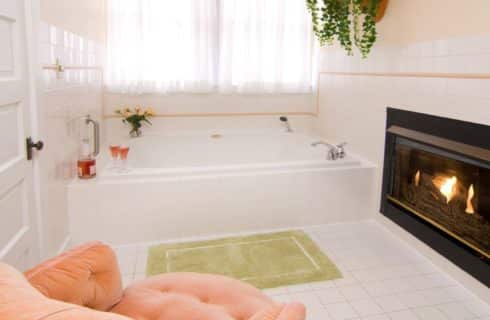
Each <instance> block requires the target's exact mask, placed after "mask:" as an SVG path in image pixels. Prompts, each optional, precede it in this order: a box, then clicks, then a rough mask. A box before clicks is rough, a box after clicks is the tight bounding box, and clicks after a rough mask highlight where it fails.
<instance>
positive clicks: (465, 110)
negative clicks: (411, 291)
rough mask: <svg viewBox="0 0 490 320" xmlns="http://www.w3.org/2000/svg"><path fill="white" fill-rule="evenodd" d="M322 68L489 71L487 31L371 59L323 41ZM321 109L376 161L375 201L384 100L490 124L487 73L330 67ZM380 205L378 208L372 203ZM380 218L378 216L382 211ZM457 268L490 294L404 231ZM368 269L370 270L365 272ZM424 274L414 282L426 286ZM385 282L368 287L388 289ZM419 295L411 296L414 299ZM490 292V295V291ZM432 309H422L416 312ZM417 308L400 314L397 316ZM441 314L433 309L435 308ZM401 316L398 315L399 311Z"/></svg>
mask: <svg viewBox="0 0 490 320" xmlns="http://www.w3.org/2000/svg"><path fill="white" fill-rule="evenodd" d="M321 70H322V71H324V72H328V71H343V72H353V73H356V72H360V73H362V72H380V73H396V72H410V73H417V72H421V73H463V74H464V73H484V74H490V37H483V36H482V37H465V38H455V39H443V40H437V41H432V42H424V43H414V44H412V45H408V46H399V47H394V46H383V45H378V46H377V47H376V48H375V49H374V51H373V52H372V54H371V55H370V56H369V58H367V59H366V60H362V59H360V58H359V57H347V56H346V55H345V53H344V52H343V51H341V50H339V49H338V48H330V49H323V55H322V67H321ZM319 86H320V115H319V118H318V122H317V129H318V131H319V132H320V133H321V135H323V136H325V137H326V138H328V139H330V140H331V141H347V142H348V143H349V148H348V150H349V149H350V150H352V151H354V152H355V153H357V154H360V155H361V156H365V157H366V158H367V159H369V160H370V161H372V162H373V163H374V164H376V165H377V166H378V172H377V177H376V181H377V183H378V187H377V190H378V192H377V193H376V199H375V201H379V198H380V185H381V168H382V165H383V153H384V136H385V122H386V107H388V106H391V107H397V108H402V109H407V110H411V111H417V112H423V113H429V114H434V115H438V116H443V117H449V118H455V119H460V120H465V121H470V122H477V123H483V124H486V125H490V80H488V79H480V80H478V79H475V80H470V79H448V78H420V77H409V78H399V77H389V76H387V77H373V76H356V75H352V76H336V75H328V74H325V75H323V76H322V77H321V81H320V84H319ZM370 210H372V211H373V212H378V208H377V207H374V208H371V209H370ZM378 218H379V219H381V218H380V216H379V215H378ZM382 221H384V222H386V224H387V225H391V226H392V227H393V230H395V231H396V230H398V231H397V232H399V234H400V236H403V237H404V238H405V239H407V240H409V241H411V242H412V244H414V245H417V246H418V248H419V249H420V250H423V252H424V253H425V254H427V255H428V256H430V257H431V259H432V260H433V261H434V262H436V263H437V264H438V265H439V266H441V267H443V268H444V269H445V270H446V271H447V272H450V273H451V275H452V276H454V277H457V278H458V279H459V280H461V281H464V283H465V285H467V286H468V287H471V288H472V289H473V290H475V292H476V291H478V292H480V293H481V294H485V293H486V295H487V298H488V297H490V295H488V292H485V288H482V285H481V284H478V283H477V282H476V280H473V279H472V278H470V277H469V276H467V275H466V274H464V272H462V271H461V270H460V269H459V268H457V267H455V266H453V265H452V264H450V263H448V262H447V261H446V260H445V259H444V258H441V257H440V256H439V255H438V254H436V253H435V252H433V251H432V250H430V249H428V247H427V246H424V245H421V244H420V243H419V242H417V241H416V240H414V238H412V237H410V236H407V235H406V233H404V232H401V231H399V229H397V227H394V226H393V224H391V223H390V222H389V221H388V220H386V219H384V220H382ZM365 276H366V277H370V276H372V275H369V274H368V275H365ZM424 284H425V283H424V281H423V280H420V282H416V283H414V285H418V286H420V287H422V286H423V285H424ZM387 289H388V288H386V287H385V286H384V285H379V286H378V285H376V286H372V287H371V290H373V291H375V292H379V293H384V292H386V290H387ZM416 299H417V297H414V298H413V299H409V301H410V302H412V303H414V304H417V301H416ZM488 299H489V300H490V298H488ZM426 313H430V314H433V311H426V310H422V311H420V312H419V316H424V315H425V314H426ZM411 316H412V315H408V314H400V316H399V318H400V319H405V318H407V319H409V318H410V317H411ZM434 317H436V316H434ZM397 319H398V318H397Z"/></svg>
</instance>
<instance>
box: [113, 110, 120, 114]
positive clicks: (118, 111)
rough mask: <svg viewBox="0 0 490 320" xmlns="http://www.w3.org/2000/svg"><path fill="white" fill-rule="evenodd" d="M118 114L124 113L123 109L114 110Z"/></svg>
mask: <svg viewBox="0 0 490 320" xmlns="http://www.w3.org/2000/svg"><path fill="white" fill-rule="evenodd" d="M114 112H115V113H116V114H122V111H121V109H116V111H114Z"/></svg>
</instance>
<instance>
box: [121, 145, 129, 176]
mask: <svg viewBox="0 0 490 320" xmlns="http://www.w3.org/2000/svg"><path fill="white" fill-rule="evenodd" d="M128 153H129V145H127V144H121V145H120V146H119V158H120V159H121V164H122V166H121V169H122V170H121V171H122V172H127V171H128Z"/></svg>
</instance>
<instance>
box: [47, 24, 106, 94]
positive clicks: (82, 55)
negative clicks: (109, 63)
mask: <svg viewBox="0 0 490 320" xmlns="http://www.w3.org/2000/svg"><path fill="white" fill-rule="evenodd" d="M40 42H41V43H40V51H41V52H40V62H41V64H42V65H43V66H46V65H53V64H55V63H56V61H57V60H58V61H59V62H60V63H61V64H62V65H63V66H81V67H88V66H90V67H95V66H103V65H104V46H103V45H102V44H98V43H95V42H94V41H93V40H89V39H86V38H83V37H81V36H78V35H76V34H73V33H71V32H69V31H66V30H62V29H60V28H57V27H56V26H52V25H49V24H46V23H41V29H40ZM43 78H44V84H45V86H46V90H53V89H62V88H67V87H73V86H87V85H94V86H100V85H101V82H102V72H100V71H98V70H66V71H65V72H64V73H63V74H62V77H61V78H60V77H57V76H56V73H55V72H53V71H51V70H44V71H43Z"/></svg>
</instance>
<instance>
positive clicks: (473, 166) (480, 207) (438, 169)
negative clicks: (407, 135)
mask: <svg viewBox="0 0 490 320" xmlns="http://www.w3.org/2000/svg"><path fill="white" fill-rule="evenodd" d="M393 161H394V162H395V163H394V165H393V168H394V172H393V174H392V177H393V180H392V184H391V194H389V195H388V198H389V199H390V200H391V201H393V202H395V203H397V204H399V205H401V206H403V207H405V208H406V209H408V210H409V211H410V212H412V213H414V214H416V215H417V216H419V217H420V218H422V219H424V220H425V221H427V222H428V223H430V224H432V225H433V226H435V227H437V228H439V229H440V230H441V231H443V232H445V233H446V234H448V235H449V236H451V237H453V238H454V239H456V240H457V241H460V242H462V243H464V244H465V245H467V246H469V247H471V248H472V249H474V250H475V251H476V252H478V253H479V254H482V255H483V256H485V257H487V258H488V256H489V253H490V165H489V164H488V163H482V162H479V161H476V160H473V159H471V158H469V157H463V156H461V155H457V154H452V153H449V152H446V151H443V150H440V149H436V148H433V147H430V146H426V145H424V144H420V143H417V142H413V141H411V140H406V139H404V138H398V139H397V143H396V146H395V157H394V158H393Z"/></svg>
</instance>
